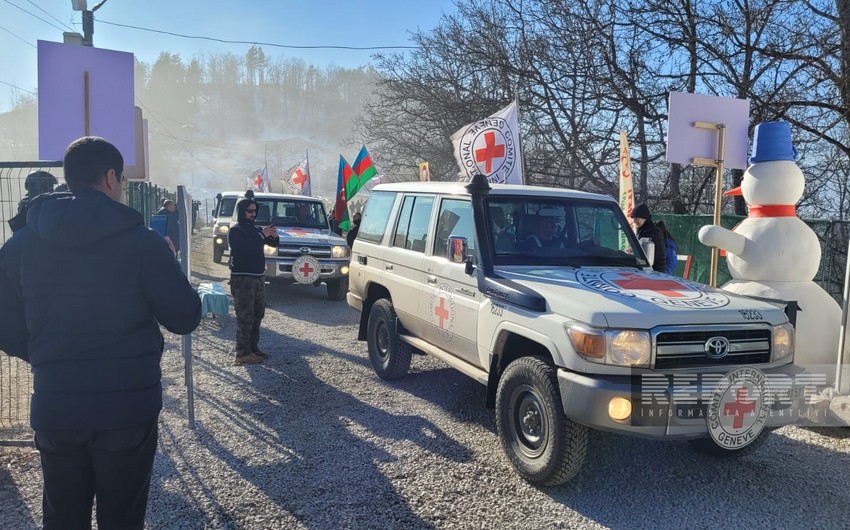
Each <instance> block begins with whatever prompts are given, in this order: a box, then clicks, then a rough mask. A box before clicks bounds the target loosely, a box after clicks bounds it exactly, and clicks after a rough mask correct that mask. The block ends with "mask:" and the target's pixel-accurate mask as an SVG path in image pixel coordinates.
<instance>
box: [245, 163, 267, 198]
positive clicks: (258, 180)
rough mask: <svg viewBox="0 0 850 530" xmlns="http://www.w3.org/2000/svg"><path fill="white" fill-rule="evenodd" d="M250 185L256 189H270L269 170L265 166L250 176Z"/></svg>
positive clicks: (261, 190)
mask: <svg viewBox="0 0 850 530" xmlns="http://www.w3.org/2000/svg"><path fill="white" fill-rule="evenodd" d="M248 186H249V187H250V188H251V189H252V190H254V191H260V192H263V191H269V170H268V168H266V167H265V166H263V168H262V169H258V170H257V171H254V172H253V173H252V174H251V176H250V177H248Z"/></svg>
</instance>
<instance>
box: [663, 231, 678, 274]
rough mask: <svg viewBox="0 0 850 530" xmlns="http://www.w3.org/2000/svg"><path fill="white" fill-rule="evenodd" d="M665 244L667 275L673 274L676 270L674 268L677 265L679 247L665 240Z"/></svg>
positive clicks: (669, 240) (670, 240)
mask: <svg viewBox="0 0 850 530" xmlns="http://www.w3.org/2000/svg"><path fill="white" fill-rule="evenodd" d="M665 243H667V249H666V251H665V252H667V260H666V261H667V262H666V265H667V274H673V271H675V270H676V266H678V265H679V246H678V245H677V244H676V242H675V241H673V240H672V239H667V240H666V241H665Z"/></svg>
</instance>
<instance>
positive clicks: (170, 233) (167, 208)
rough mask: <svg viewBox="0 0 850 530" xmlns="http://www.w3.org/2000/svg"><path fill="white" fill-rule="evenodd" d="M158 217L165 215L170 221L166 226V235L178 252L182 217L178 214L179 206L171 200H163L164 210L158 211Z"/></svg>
mask: <svg viewBox="0 0 850 530" xmlns="http://www.w3.org/2000/svg"><path fill="white" fill-rule="evenodd" d="M156 215H164V216H165V217H166V219H168V223H167V224H166V225H165V235H166V236H167V237H168V239H170V240H171V243H172V244H173V245H174V248H175V249H176V250H178V251H179V250H180V215H179V214H178V213H177V204H176V203H175V202H174V201H172V200H171V199H163V201H162V208H160V209H159V210H157V212H156Z"/></svg>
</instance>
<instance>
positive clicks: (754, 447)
mask: <svg viewBox="0 0 850 530" xmlns="http://www.w3.org/2000/svg"><path fill="white" fill-rule="evenodd" d="M770 433H771V431H768V430H767V429H765V430H764V431H762V432H761V434H759V435H758V436H756V439H755V440H753V441H752V442H750V443H749V444H747V445H745V446H744V447H742V448H740V449H726V448H724V447H720V446H719V445H717V444H716V443H714V440H712V439H711V438H696V439H693V440H688V445H689V446H690V447H691V449H692V450H694V451H696V452H697V453H702V454H704V455H708V456H713V457H715V458H740V457H742V456H747V455H748V454H750V453H753V452H755V451H758V450H759V448H760V447H761V446H762V445H764V443H765V442H766V441H768V440H769V439H770Z"/></svg>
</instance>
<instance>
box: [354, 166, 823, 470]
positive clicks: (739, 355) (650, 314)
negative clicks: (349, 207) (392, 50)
mask: <svg viewBox="0 0 850 530" xmlns="http://www.w3.org/2000/svg"><path fill="white" fill-rule="evenodd" d="M650 255H651V254H650ZM347 300H348V304H349V305H350V306H351V307H353V308H355V309H356V310H358V311H359V312H360V326H359V335H358V338H359V340H365V341H367V344H368V354H369V359H370V361H371V364H372V366H373V368H374V369H375V371H376V372H377V374H378V375H379V376H380V377H381V378H383V379H396V378H400V377H403V376H404V375H405V374H406V373H407V371H408V368H409V366H410V362H411V353H412V352H414V351H415V350H418V351H421V352H424V353H427V354H430V355H433V356H436V357H438V358H439V359H442V360H443V361H445V362H446V363H448V364H449V365H450V366H452V367H454V368H455V369H457V370H459V371H460V372H462V373H464V374H466V375H468V376H470V377H472V378H473V379H475V380H476V381H478V382H480V383H481V384H483V385H486V387H487V403H486V405H487V406H489V407H494V408H495V409H496V425H497V428H498V433H499V437H500V440H501V443H502V446H503V449H504V451H505V453H506V454H507V456H508V459H509V460H510V462H511V464H512V465H513V467H514V468H515V469H516V470H517V472H518V473H519V474H520V475H521V476H522V477H524V478H525V479H526V480H528V481H529V482H532V483H535V484H541V485H551V484H558V483H562V482H565V481H567V480H569V479H570V478H572V477H573V476H574V475H575V474H576V473H577V472H578V471H579V469H580V468H581V466H582V464H583V462H584V459H585V456H586V450H587V440H588V429H600V430H605V431H611V432H618V433H625V434H630V435H636V436H643V437H649V438H656V439H684V440H687V441H688V442H689V443H690V445H691V446H692V447H693V448H694V449H695V450H698V451H701V452H706V453H710V454H713V455H717V456H739V455H742V454H744V453H746V452H749V451H752V450H753V449H755V448H756V447H758V446H759V445H761V444H762V443H763V442H764V440H765V438H766V436H767V435H768V433H769V432H770V431H771V430H773V429H775V428H778V427H780V426H783V425H787V424H790V423H793V422H794V421H796V420H797V419H799V417H798V416H799V414H800V411H801V410H802V406H803V402H804V398H805V395H806V394H807V393H808V392H809V390H810V385H808V384H807V380H806V379H805V375H806V373H805V372H804V371H803V370H802V369H801V368H799V367H797V366H795V365H794V364H793V358H794V339H795V332H794V327H793V319H794V313H793V311H794V309H793V308H794V305H793V304H781V303H771V302H768V301H763V300H756V299H752V298H747V297H742V296H738V295H735V294H732V293H728V292H724V291H721V290H718V289H714V288H711V287H708V286H705V285H702V284H698V283H695V282H692V281H687V280H683V279H681V278H677V277H674V276H669V275H666V274H662V273H657V272H654V271H652V269H651V264H650V262H649V260H648V258H647V253H646V252H645V251H644V249H642V247H641V242H639V241H638V240H637V239H636V237H635V235H634V233H633V232H632V231H631V230H630V229H629V224H628V222H627V220H626V218H625V216H624V215H623V213H622V211H621V210H620V208H619V206H618V204H617V203H616V202H615V201H614V200H613V199H611V198H610V197H606V196H602V195H596V194H591V193H584V192H579V191H569V190H562V189H549V188H541V187H531V186H509V185H492V186H491V185H490V184H489V183H488V182H487V180H486V179H484V178H483V177H481V176H476V177H475V178H474V179H473V180H472V182H471V183H470V184H468V185H464V184H462V183H437V182H430V183H401V184H383V185H379V186H376V187H375V188H374V190H373V191H372V194H371V198H370V199H369V202H368V203H367V205H366V207H365V211H364V213H363V219H362V221H361V225H360V231H359V233H358V237H357V239H356V242H355V244H354V249H353V253H352V266H351V275H350V287H349V293H348V296H347ZM786 305H787V307H786Z"/></svg>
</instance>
